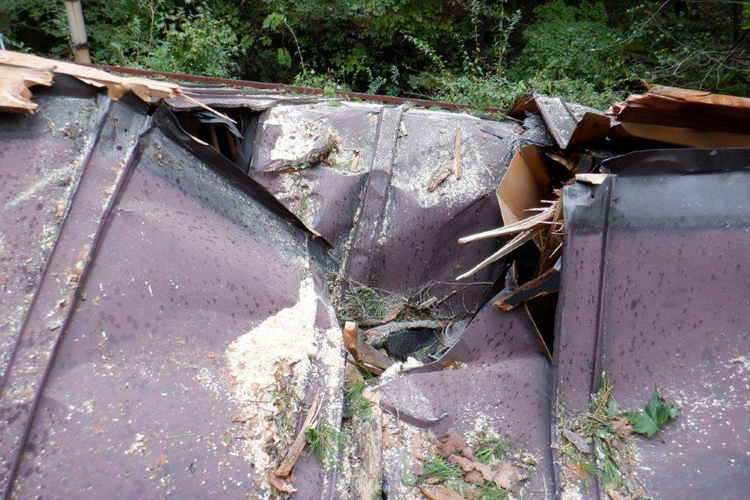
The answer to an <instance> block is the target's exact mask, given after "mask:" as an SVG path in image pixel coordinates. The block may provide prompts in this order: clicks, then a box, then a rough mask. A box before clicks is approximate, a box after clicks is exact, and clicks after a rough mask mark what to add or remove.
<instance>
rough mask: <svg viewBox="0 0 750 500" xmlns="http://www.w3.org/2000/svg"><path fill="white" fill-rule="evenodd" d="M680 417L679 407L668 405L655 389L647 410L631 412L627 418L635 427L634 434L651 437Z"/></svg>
mask: <svg viewBox="0 0 750 500" xmlns="http://www.w3.org/2000/svg"><path fill="white" fill-rule="evenodd" d="M679 415H680V409H679V407H677V405H675V404H673V403H667V401H666V400H665V399H664V398H663V397H661V396H659V393H658V391H657V389H656V388H654V393H653V395H652V396H651V399H650V400H649V402H648V405H646V408H645V409H644V410H643V411H639V412H631V413H629V414H627V415H626V416H627V418H628V420H630V423H631V424H632V426H633V432H637V433H638V434H644V435H645V436H646V437H651V436H653V435H654V434H656V433H657V432H659V431H660V430H661V429H662V428H663V427H664V426H665V425H667V424H668V423H669V422H671V421H672V420H674V419H676V418H677V417H679Z"/></svg>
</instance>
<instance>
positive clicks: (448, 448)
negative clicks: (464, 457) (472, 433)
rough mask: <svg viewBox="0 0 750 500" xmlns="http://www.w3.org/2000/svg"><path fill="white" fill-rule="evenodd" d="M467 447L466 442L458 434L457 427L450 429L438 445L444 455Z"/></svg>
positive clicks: (439, 450)
mask: <svg viewBox="0 0 750 500" xmlns="http://www.w3.org/2000/svg"><path fill="white" fill-rule="evenodd" d="M464 448H466V442H465V441H464V440H463V438H462V437H461V436H459V435H458V433H457V432H456V430H455V429H448V432H447V433H446V434H445V437H443V439H441V440H440V442H439V443H438V445H437V449H438V452H439V453H440V455H441V456H443V457H448V456H450V455H453V454H454V453H459V452H460V451H461V450H463V449H464Z"/></svg>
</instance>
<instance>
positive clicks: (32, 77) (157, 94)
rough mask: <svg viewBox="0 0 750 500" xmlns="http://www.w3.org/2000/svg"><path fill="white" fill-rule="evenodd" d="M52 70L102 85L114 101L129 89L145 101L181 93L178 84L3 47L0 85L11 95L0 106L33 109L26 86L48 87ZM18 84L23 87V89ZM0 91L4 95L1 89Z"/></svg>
mask: <svg viewBox="0 0 750 500" xmlns="http://www.w3.org/2000/svg"><path fill="white" fill-rule="evenodd" d="M54 73H57V74H61V75H68V76H72V77H74V78H77V79H79V80H81V81H82V82H84V83H87V84H89V85H93V86H95V87H99V88H106V89H107V94H108V95H109V97H111V98H112V99H115V100H116V99H119V98H121V97H122V96H123V95H124V94H125V93H126V92H129V91H130V92H133V93H134V94H136V95H137V96H138V97H140V98H141V99H142V100H144V101H145V102H153V101H156V100H159V99H165V98H170V97H177V96H179V95H180V94H181V89H180V87H179V86H178V85H177V84H174V83H169V82H162V81H158V80H149V79H146V78H137V77H120V76H116V75H112V74H110V73H107V72H106V71H102V70H99V69H96V68H93V67H90V66H80V65H78V64H73V63H69V62H65V61H54V60H52V59H45V58H43V57H38V56H34V55H31V54H23V53H20V52H11V51H7V50H3V51H0V75H2V78H3V80H5V81H3V80H0V85H3V87H4V89H5V90H8V89H10V92H11V96H12V97H11V98H10V99H7V100H5V103H4V105H3V107H2V108H0V109H3V110H5V111H14V110H15V112H20V113H33V112H34V109H35V108H34V107H33V106H30V103H28V100H29V99H30V97H31V93H30V92H29V90H28V86H30V85H47V86H49V84H50V83H51V81H52V78H53V74H54ZM21 87H24V88H25V89H26V90H25V91H24V90H23V89H21ZM19 90H20V92H19ZM3 94H5V95H6V96H7V94H6V93H5V92H3Z"/></svg>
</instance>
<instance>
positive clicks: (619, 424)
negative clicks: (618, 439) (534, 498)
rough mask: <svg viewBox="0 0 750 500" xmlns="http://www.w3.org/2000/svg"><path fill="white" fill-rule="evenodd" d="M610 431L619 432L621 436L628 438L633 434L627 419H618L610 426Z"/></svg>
mask: <svg viewBox="0 0 750 500" xmlns="http://www.w3.org/2000/svg"><path fill="white" fill-rule="evenodd" d="M610 425H611V426H612V430H614V431H616V432H619V433H620V434H622V435H623V436H629V435H631V434H632V433H633V426H632V425H630V424H629V423H628V419H627V418H625V417H620V418H618V419H617V420H615V421H614V422H612V423H611V424H610Z"/></svg>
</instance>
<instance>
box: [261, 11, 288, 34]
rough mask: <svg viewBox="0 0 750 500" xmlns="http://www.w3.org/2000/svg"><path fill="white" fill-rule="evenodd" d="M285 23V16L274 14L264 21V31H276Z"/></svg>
mask: <svg viewBox="0 0 750 500" xmlns="http://www.w3.org/2000/svg"><path fill="white" fill-rule="evenodd" d="M283 22H284V15H283V14H280V13H278V12H272V13H270V14H268V16H266V18H265V19H264V20H263V29H270V30H273V31H275V30H276V29H277V28H278V27H279V25H280V24H281V23H283Z"/></svg>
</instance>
